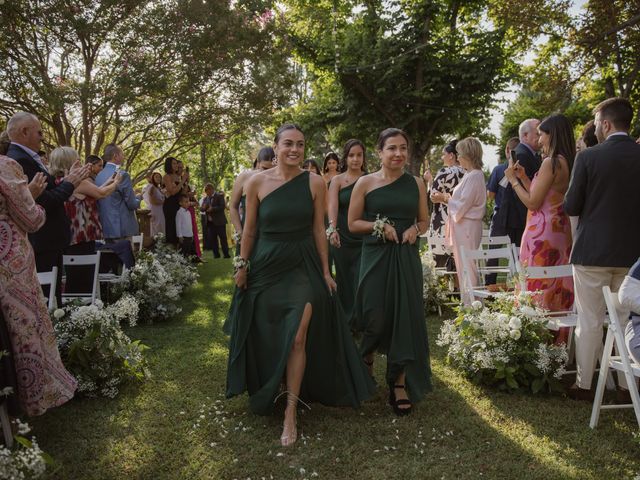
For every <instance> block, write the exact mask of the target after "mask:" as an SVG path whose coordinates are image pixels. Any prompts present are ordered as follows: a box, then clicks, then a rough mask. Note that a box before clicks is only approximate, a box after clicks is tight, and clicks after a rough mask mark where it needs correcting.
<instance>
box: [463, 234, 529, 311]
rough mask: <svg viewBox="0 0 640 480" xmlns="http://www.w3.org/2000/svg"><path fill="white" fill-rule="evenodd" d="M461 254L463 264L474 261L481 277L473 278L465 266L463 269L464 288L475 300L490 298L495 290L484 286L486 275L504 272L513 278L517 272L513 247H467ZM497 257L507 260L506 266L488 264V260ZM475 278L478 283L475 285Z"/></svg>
mask: <svg viewBox="0 0 640 480" xmlns="http://www.w3.org/2000/svg"><path fill="white" fill-rule="evenodd" d="M460 256H461V257H462V258H461V260H462V265H468V264H469V263H471V262H473V264H474V265H475V267H476V271H477V272H478V276H479V278H476V279H472V278H471V272H470V271H469V270H468V269H467V268H464V269H463V271H462V281H463V285H464V287H463V288H466V289H467V290H468V291H469V292H470V294H471V297H472V298H473V299H474V300H478V299H485V298H489V297H491V296H492V295H493V293H494V292H492V291H490V290H489V289H488V287H486V286H484V283H485V281H484V277H485V275H487V274H490V273H503V274H506V275H507V277H510V278H513V277H514V276H515V274H516V272H517V271H516V261H515V259H514V257H513V250H512V249H511V247H509V246H507V247H502V248H494V249H487V250H485V249H482V248H480V249H478V250H469V249H467V248H466V247H462V248H461V249H460ZM491 259H497V260H505V261H506V263H507V265H506V266H495V267H494V266H487V260H491ZM474 280H475V283H476V285H475V286H474Z"/></svg>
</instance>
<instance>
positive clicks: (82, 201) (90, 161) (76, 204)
mask: <svg viewBox="0 0 640 480" xmlns="http://www.w3.org/2000/svg"><path fill="white" fill-rule="evenodd" d="M50 157H51V158H50V162H49V173H51V175H52V176H53V177H55V178H56V179H57V181H58V180H59V179H61V178H63V176H64V172H66V171H68V170H69V169H70V168H71V165H73V164H74V163H75V162H79V161H80V156H79V155H78V152H76V151H75V150H74V149H73V148H71V147H58V148H56V149H55V150H53V151H52V152H51V155H50ZM86 164H87V165H89V166H90V167H91V173H90V178H86V179H84V180H83V181H82V182H80V185H78V186H77V187H76V188H75V189H74V191H73V195H71V196H70V197H69V200H68V201H66V202H65V204H64V208H65V211H66V214H67V217H68V218H69V220H70V221H71V241H70V243H69V246H68V247H67V248H65V250H64V253H65V255H92V254H94V253H96V240H102V225H101V224H100V218H99V214H98V205H97V200H98V199H101V198H105V197H107V196H109V195H111V194H112V193H113V192H114V191H115V189H116V188H117V187H118V185H119V183H120V181H121V180H122V175H121V174H120V173H118V174H114V175H113V176H112V177H110V178H109V179H108V180H107V181H106V183H105V184H104V185H102V186H97V185H96V184H95V183H94V180H93V179H94V178H95V177H96V175H97V174H98V173H100V171H101V170H102V164H103V162H102V159H101V158H100V157H98V156H97V155H90V156H89V157H87V162H86ZM93 270H94V269H93V267H92V266H90V265H83V266H77V267H65V273H66V276H67V279H66V283H65V290H66V291H68V292H73V293H90V292H91V289H92V286H93V273H94V272H93Z"/></svg>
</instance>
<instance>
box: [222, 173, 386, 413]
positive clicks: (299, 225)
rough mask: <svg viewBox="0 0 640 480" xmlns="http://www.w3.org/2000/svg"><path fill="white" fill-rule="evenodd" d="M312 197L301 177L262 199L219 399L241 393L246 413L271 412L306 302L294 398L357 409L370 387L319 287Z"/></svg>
mask: <svg viewBox="0 0 640 480" xmlns="http://www.w3.org/2000/svg"><path fill="white" fill-rule="evenodd" d="M312 225H313V198H312V195H311V189H310V186H309V173H308V172H303V173H301V174H300V175H298V176H297V177H295V178H293V179H292V180H290V181H288V182H287V183H285V184H284V185H282V186H280V187H278V188H277V189H276V190H274V191H273V192H271V193H270V194H268V195H267V196H266V197H265V198H263V199H262V202H261V203H260V206H259V209H258V234H257V239H256V242H255V244H254V247H253V252H252V253H251V257H250V262H251V267H250V270H249V272H248V276H247V277H248V287H247V289H246V290H242V289H239V288H236V290H235V292H234V296H233V300H232V303H231V308H230V311H229V318H228V319H227V324H226V328H227V329H228V333H230V335H231V339H230V344H229V360H228V368H227V397H231V396H234V395H239V394H241V393H243V392H244V391H248V392H249V397H250V398H249V403H250V407H251V409H252V410H253V411H254V412H255V413H258V414H268V413H271V411H272V410H273V406H274V400H275V398H276V396H277V395H278V391H279V387H280V382H281V381H282V378H283V375H284V373H285V368H286V364H287V359H288V357H289V353H290V351H291V347H292V345H293V341H294V338H295V335H296V333H297V331H298V327H299V325H300V320H301V318H302V312H303V310H304V308H305V305H306V304H307V303H310V304H311V307H312V316H311V321H310V323H309V329H308V333H307V343H306V353H307V363H306V368H305V372H304V378H303V381H302V388H301V392H300V396H301V398H303V399H305V400H309V401H317V402H320V403H323V404H325V405H345V406H349V405H350V406H354V407H356V406H358V405H359V404H360V402H361V401H363V400H366V399H367V398H369V397H370V396H371V395H372V394H373V392H374V388H375V385H374V383H373V381H372V379H371V378H370V377H369V375H368V373H367V370H366V366H365V365H364V362H363V361H362V358H361V356H360V354H359V352H358V350H357V348H356V346H355V344H354V343H353V340H352V338H351V333H350V331H349V329H348V326H347V323H346V320H345V319H344V318H343V316H344V314H343V313H342V311H341V309H340V307H339V304H338V303H337V302H335V301H334V299H333V297H332V296H331V295H330V293H329V290H328V288H327V286H326V283H325V281H324V276H323V273H322V268H321V266H320V259H319V256H318V253H317V250H316V247H315V243H314V237H313V234H312Z"/></svg>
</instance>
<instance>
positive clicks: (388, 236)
mask: <svg viewBox="0 0 640 480" xmlns="http://www.w3.org/2000/svg"><path fill="white" fill-rule="evenodd" d="M384 238H385V240H388V241H390V242H394V243H398V234H397V233H396V229H395V228H393V226H391V225H389V224H388V223H385V224H384Z"/></svg>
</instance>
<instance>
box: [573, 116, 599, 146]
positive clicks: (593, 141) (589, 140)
mask: <svg viewBox="0 0 640 480" xmlns="http://www.w3.org/2000/svg"><path fill="white" fill-rule="evenodd" d="M597 144H598V137H596V124H595V123H594V122H593V120H589V121H588V122H587V124H586V125H585V126H584V128H583V129H582V133H581V134H580V138H578V141H577V142H576V153H577V152H581V151H582V150H586V149H587V148H590V147H593V146H595V145H597Z"/></svg>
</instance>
